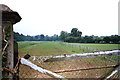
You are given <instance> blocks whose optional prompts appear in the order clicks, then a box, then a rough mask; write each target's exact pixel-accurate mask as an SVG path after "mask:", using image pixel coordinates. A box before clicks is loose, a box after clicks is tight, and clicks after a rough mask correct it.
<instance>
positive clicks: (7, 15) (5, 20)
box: [0, 4, 21, 78]
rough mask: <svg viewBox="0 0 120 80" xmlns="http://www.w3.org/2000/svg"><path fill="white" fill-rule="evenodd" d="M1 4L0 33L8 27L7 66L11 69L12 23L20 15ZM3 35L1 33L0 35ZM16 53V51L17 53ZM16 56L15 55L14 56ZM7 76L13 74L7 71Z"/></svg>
mask: <svg viewBox="0 0 120 80" xmlns="http://www.w3.org/2000/svg"><path fill="white" fill-rule="evenodd" d="M0 6H2V7H1V8H0V10H1V11H2V20H1V21H2V28H1V30H0V33H1V32H3V31H2V30H3V29H4V31H7V30H8V28H9V29H10V32H9V34H10V36H9V38H8V46H7V67H8V68H9V69H10V70H13V68H14V66H15V65H16V64H15V63H14V61H15V60H14V59H15V58H14V39H13V24H15V23H17V22H19V21H20V20H21V17H20V15H19V14H18V13H17V12H15V11H12V10H11V9H10V8H9V7H8V6H6V5H3V4H0ZM1 36H3V35H1ZM17 54H18V53H17ZM15 57H16V56H15ZM9 77H10V78H13V75H12V74H11V73H10V72H9Z"/></svg>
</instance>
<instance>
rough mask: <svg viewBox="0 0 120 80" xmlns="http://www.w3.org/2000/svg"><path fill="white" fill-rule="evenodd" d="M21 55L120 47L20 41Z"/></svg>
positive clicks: (115, 45)
mask: <svg viewBox="0 0 120 80" xmlns="http://www.w3.org/2000/svg"><path fill="white" fill-rule="evenodd" d="M18 48H19V55H21V56H24V55H25V54H28V53H29V54H30V55H34V56H49V55H60V54H72V53H85V52H94V51H99V50H111V49H118V44H86V43H65V42H49V41H48V42H47V41H46V42H45V41H23V42H18Z"/></svg>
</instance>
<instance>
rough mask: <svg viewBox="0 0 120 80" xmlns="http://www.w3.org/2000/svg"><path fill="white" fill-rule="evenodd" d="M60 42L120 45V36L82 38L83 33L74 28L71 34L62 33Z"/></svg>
mask: <svg viewBox="0 0 120 80" xmlns="http://www.w3.org/2000/svg"><path fill="white" fill-rule="evenodd" d="M59 38H60V40H62V41H64V42H70V43H111V44H119V43H120V36H118V35H111V36H100V37H98V36H94V35H92V36H87V35H86V36H82V32H81V31H79V30H78V29H77V28H73V29H72V30H71V32H70V33H68V32H66V31H61V33H60V36H59Z"/></svg>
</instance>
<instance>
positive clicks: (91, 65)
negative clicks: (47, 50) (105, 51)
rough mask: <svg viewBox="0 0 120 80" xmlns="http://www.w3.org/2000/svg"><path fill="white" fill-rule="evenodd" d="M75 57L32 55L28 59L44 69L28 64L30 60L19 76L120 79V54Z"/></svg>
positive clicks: (21, 69)
mask: <svg viewBox="0 0 120 80" xmlns="http://www.w3.org/2000/svg"><path fill="white" fill-rule="evenodd" d="M114 53H115V52H114ZM118 53H119V52H118ZM62 56H64V57H62ZM75 57H76V56H75ZM75 57H74V58H71V57H68V58H67V55H60V56H31V57H30V58H29V59H28V61H30V62H31V63H32V64H34V65H36V66H37V67H40V68H42V69H40V71H39V70H38V69H37V68H35V69H34V68H32V67H31V66H29V65H28V63H29V62H27V63H25V64H21V65H20V69H19V70H20V72H19V77H20V78H59V77H56V76H54V75H57V76H62V77H63V78H65V79H72V78H75V79H80V78H81V79H105V80H107V79H120V77H119V73H120V72H119V71H120V65H119V64H120V63H119V61H118V60H119V55H109V56H102V57H100V56H99V57H98V56H97V57H87V58H76V59H75ZM32 64H31V65H32ZM34 65H33V66H34ZM42 70H43V72H42ZM44 70H48V72H44Z"/></svg>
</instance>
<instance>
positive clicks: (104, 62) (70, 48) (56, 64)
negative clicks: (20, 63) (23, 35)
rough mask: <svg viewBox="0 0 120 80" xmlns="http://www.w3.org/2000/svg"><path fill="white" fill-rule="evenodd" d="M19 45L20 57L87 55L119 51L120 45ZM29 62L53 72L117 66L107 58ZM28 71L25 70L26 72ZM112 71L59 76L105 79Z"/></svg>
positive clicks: (93, 71)
mask: <svg viewBox="0 0 120 80" xmlns="http://www.w3.org/2000/svg"><path fill="white" fill-rule="evenodd" d="M18 45H19V46H18V48H19V55H20V56H24V55H25V54H30V55H31V56H51V55H52V56H53V55H61V54H73V53H85V52H94V51H99V50H112V49H118V44H86V43H85V44H83V43H65V42H47V41H46V42H45V41H44V42H42V41H38V42H37V41H35V42H34V41H30V42H29V41H24V42H18ZM108 58H109V57H108ZM112 58H113V59H116V57H114V56H113V57H112ZM29 60H30V61H31V62H32V63H34V64H36V65H38V66H41V67H43V68H45V69H48V70H50V71H53V72H55V71H61V70H69V69H80V68H88V67H98V66H110V65H116V64H117V62H112V61H109V60H108V59H107V58H105V57H96V58H81V59H73V60H67V61H53V62H42V63H39V62H38V61H37V60H35V61H33V57H30V58H29ZM22 69H23V68H22V67H20V70H22ZM26 70H27V69H26ZM26 70H24V72H25V71H26ZM112 70H113V68H103V69H95V70H83V71H73V72H65V73H58V74H59V75H62V76H64V77H66V78H104V77H106V76H107V75H108V74H109V73H110V72H111V71H112ZM29 71H30V73H32V72H31V70H29ZM26 72H27V71H26ZM35 74H36V73H35ZM21 75H22V76H21V77H24V76H23V74H22V72H21ZM32 75H34V74H32ZM26 78H27V77H26Z"/></svg>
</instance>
